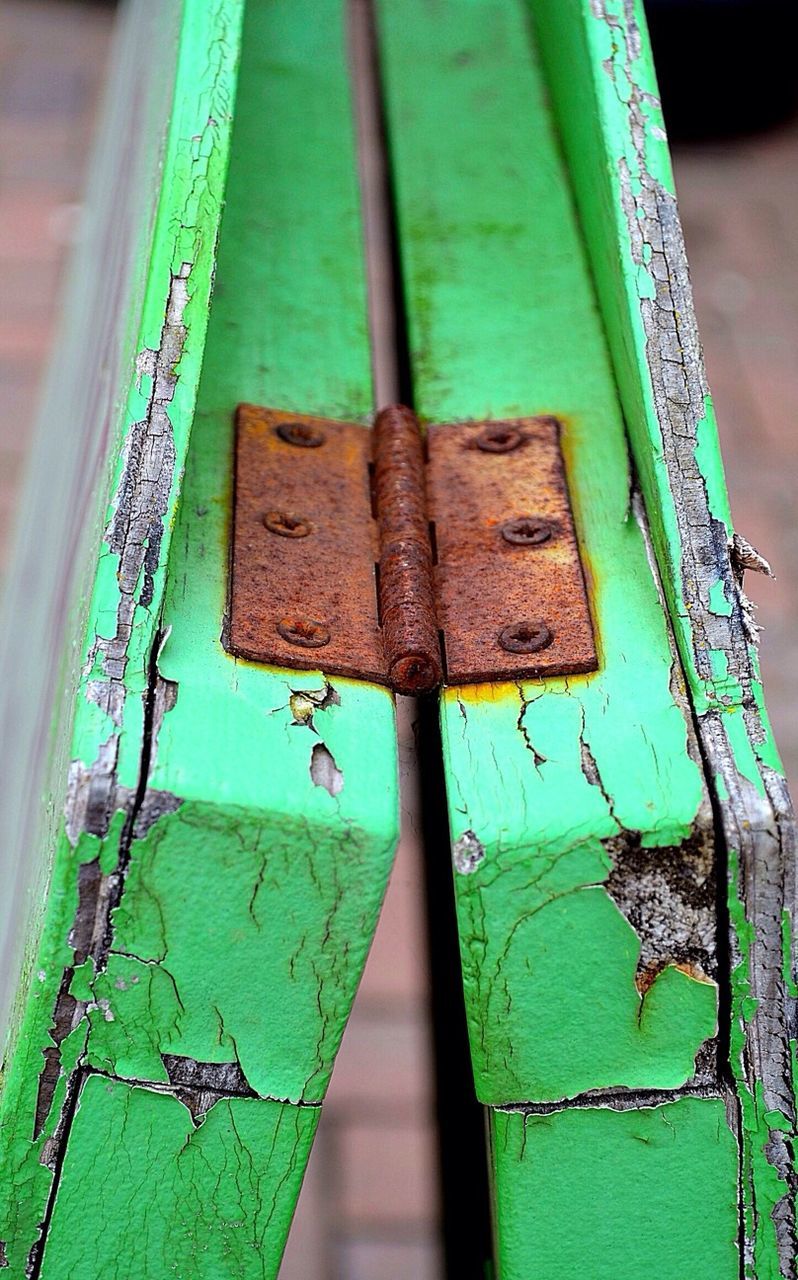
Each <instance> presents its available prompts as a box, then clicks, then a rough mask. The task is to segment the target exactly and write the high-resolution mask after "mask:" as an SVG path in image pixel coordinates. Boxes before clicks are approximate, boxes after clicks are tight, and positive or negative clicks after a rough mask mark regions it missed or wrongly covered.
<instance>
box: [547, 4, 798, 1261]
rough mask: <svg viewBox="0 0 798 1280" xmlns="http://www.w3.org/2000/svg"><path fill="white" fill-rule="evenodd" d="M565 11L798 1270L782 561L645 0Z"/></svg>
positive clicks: (754, 1073) (590, 174)
mask: <svg viewBox="0 0 798 1280" xmlns="http://www.w3.org/2000/svg"><path fill="white" fill-rule="evenodd" d="M551 18H552V20H550V16H549V15H547V14H545V13H543V12H541V14H540V31H541V33H542V38H543V43H544V48H548V50H549V57H548V61H549V68H550V74H551V82H552V85H553V93H554V100H555V102H556V104H557V108H558V110H559V114H560V120H561V125H563V126H564V127H563V128H562V136H563V142H564V146H565V149H566V153H567V154H568V156H569V162H570V167H571V173H572V176H573V181H574V188H575V193H576V198H577V202H578V204H579V206H580V210H581V213H582V218H583V225H584V226H585V227H586V229H587V241H588V248H589V252H590V255H591V259H592V262H593V267H594V270H595V273H596V281H597V288H598V292H599V298H600V302H601V306H602V311H603V313H604V317H605V321H606V324H607V331H608V339H609V343H610V348H611V350H612V353H613V357H614V362H615V370H616V375H617V378H618V384H619V390H620V393H621V397H622V399H623V402H624V408H625V412H626V418H627V422H628V423H629V430H630V436H631V440H632V445H633V448H634V451H635V457H636V461H637V465H638V467H639V471H640V482H641V486H642V489H643V492H644V495H645V498H646V504H647V508H648V511H649V516H650V519H651V524H652V534H653V541H654V546H655V551H656V555H657V560H658V564H659V567H660V572H661V574H662V579H663V587H664V591H665V594H666V597H667V600H668V606H669V612H670V616H671V619H672V621H673V626H674V630H675V634H676V640H677V644H678V647H679V653H680V657H681V660H682V663H683V665H684V670H685V675H686V680H687V685H688V688H689V690H690V698H691V702H692V704H693V706H694V708H695V711H696V715H697V730H698V735H699V738H700V741H701V746H702V752H703V754H704V757H705V760H706V762H707V771H708V775H709V778H710V781H711V785H712V788H713V790H714V793H715V796H716V799H717V802H718V815H719V818H720V823H721V827H722V834H723V842H724V844H725V846H726V851H727V856H728V862H729V868H728V870H729V915H730V923H731V934H732V936H731V938H730V950H731V956H732V973H731V1000H732V1017H731V1028H730V1035H731V1046H730V1049H731V1056H730V1064H729V1065H730V1068H731V1071H732V1073H733V1075H734V1078H735V1081H736V1088H737V1093H738V1097H739V1100H740V1106H741V1128H740V1136H741V1139H742V1174H741V1193H742V1205H741V1215H742V1218H743V1235H744V1249H743V1264H744V1273H745V1274H746V1275H748V1276H751V1277H753V1276H755V1275H756V1276H771V1275H772V1276H774V1277H775V1276H777V1275H778V1276H784V1277H792V1276H794V1274H795V1270H794V1269H795V1257H796V1253H797V1252H798V1240H797V1239H796V1224H795V1196H794V1183H795V1175H794V1173H793V1172H792V1171H791V1165H790V1157H789V1155H787V1153H786V1148H785V1143H786V1144H787V1148H788V1147H789V1145H790V1144H791V1143H792V1142H793V1141H794V1136H795V1126H796V1103H795V1085H794V1081H793V1057H794V1038H793V1036H794V1032H793V1030H792V1029H791V1025H790V1024H791V1007H790V996H789V994H788V993H789V989H790V984H791V983H792V982H793V981H794V978H793V976H792V975H794V973H795V971H796V963H795V958H794V956H792V958H791V959H790V960H789V961H788V963H787V966H786V968H785V965H784V954H785V951H789V950H790V949H791V948H792V947H793V946H794V942H793V939H792V925H791V913H792V910H793V908H792V904H793V902H794V900H795V879H794V849H795V823H794V818H793V814H792V807H791V804H790V799H789V796H788V794H787V790H786V786H785V783H784V779H783V776H782V774H781V767H780V764H779V762H778V756H777V753H776V751H775V747H774V745H773V741H772V735H771V731H770V727H769V724H768V721H767V716H766V713H765V710H764V705H763V702H762V690H761V681H760V675H759V669H758V664H757V656H756V643H757V640H758V630H757V628H756V624H755V621H754V618H753V614H752V611H751V608H750V605H749V602H748V601H747V598H746V596H745V593H744V590H743V583H742V576H743V571H744V570H745V569H746V568H750V569H754V570H757V569H758V570H760V571H761V570H764V571H765V572H767V569H768V568H769V566H767V565H766V562H765V561H764V560H763V558H762V557H760V556H759V554H758V553H756V552H754V551H753V549H751V550H750V551H749V550H747V548H748V544H747V543H746V542H745V540H744V539H743V538H741V537H740V535H736V534H734V533H733V531H732V523H731V515H730V512H729V507H728V498H727V495H726V489H725V483H724V478H723V469H722V463H721V459H720V452H719V447H718V439H717V429H716V424H715V419H714V414H713V410H712V404H711V400H710V398H709V394H708V389H707V384H706V376H705V372H704V368H703V362H702V356H701V348H700V341H699V336H698V331H697V326H696V323H695V315H694V311H693V304H692V296H691V290H690V283H689V275H688V269H687V261H686V256H685V251H684V243H683V238H682V233H681V228H680V225H679V219H678V210H677V207H676V199H675V195H674V190H673V175H672V172H671V168H670V160H669V156H668V151H667V144H666V142H665V140H664V133H663V131H662V116H661V111H660V108H659V103H658V100H657V96H656V82H655V78H654V74H653V68H652V64H651V58H650V51H649V49H648V46H647V41H646V39H645V34H644V25H643V14H642V6H641V5H640V4H637V3H632V0H596V2H595V3H594V4H593V5H592V8H591V12H590V14H588V13H587V12H585V13H584V14H583V15H582V17H581V18H580V20H579V22H578V23H576V24H575V25H574V26H573V27H572V28H571V29H570V31H566V28H565V27H564V25H563V24H562V23H560V22H559V21H557V20H554V15H551ZM564 41H565V44H564V43H563V42H564ZM565 47H567V49H568V57H567V59H565V61H567V64H568V65H569V66H570V67H571V68H572V69H573V68H579V74H577V75H575V76H573V77H572V79H573V83H576V82H579V83H582V77H583V75H586V77H587V79H586V81H585V82H586V83H589V84H590V85H591V90H592V102H591V109H590V112H589V113H588V115H584V105H583V103H581V104H580V106H579V113H580V115H581V118H583V119H585V120H587V119H589V120H590V122H591V123H590V126H589V128H588V129H587V132H584V131H577V130H575V128H574V124H575V121H576V118H577V116H576V115H575V114H574V109H575V103H574V101H573V97H572V92H571V86H570V85H569V83H568V82H566V79H565V78H564V77H560V76H558V74H557V66H558V65H559V60H560V59H562V58H563V49H564V48H565ZM599 67H600V68H602V69H601V71H600V72H594V69H595V68H599Z"/></svg>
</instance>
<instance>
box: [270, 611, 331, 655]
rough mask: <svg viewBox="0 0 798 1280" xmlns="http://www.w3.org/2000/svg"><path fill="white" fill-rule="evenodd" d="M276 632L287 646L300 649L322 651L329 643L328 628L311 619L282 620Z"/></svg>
mask: <svg viewBox="0 0 798 1280" xmlns="http://www.w3.org/2000/svg"><path fill="white" fill-rule="evenodd" d="M277 631H278V633H279V634H280V635H281V636H282V638H283V640H286V641H287V642H288V643H289V644H295V645H297V646H298V647H299V648H300V649H323V648H324V646H325V645H326V644H329V643H330V632H329V628H327V627H325V625H324V623H323V622H317V621H316V620H315V619H313V618H283V619H282V621H281V622H278V623H277Z"/></svg>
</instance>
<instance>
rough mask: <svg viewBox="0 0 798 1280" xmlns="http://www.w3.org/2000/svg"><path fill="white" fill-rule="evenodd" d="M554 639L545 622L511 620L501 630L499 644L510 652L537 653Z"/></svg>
mask: <svg viewBox="0 0 798 1280" xmlns="http://www.w3.org/2000/svg"><path fill="white" fill-rule="evenodd" d="M553 639H554V636H553V635H552V633H551V631H550V630H549V628H548V627H547V626H546V624H545V622H510V623H509V624H508V625H507V626H506V627H502V629H501V631H500V632H499V644H500V645H501V647H502V649H506V650H507V652H508V653H537V652H538V650H540V649H547V648H548V646H549V645H550V644H551V642H552V640H553Z"/></svg>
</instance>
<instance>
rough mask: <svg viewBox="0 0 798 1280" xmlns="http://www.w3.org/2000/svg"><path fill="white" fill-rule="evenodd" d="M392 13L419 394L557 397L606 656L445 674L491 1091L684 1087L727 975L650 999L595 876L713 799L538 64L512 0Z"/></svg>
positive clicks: (554, 408)
mask: <svg viewBox="0 0 798 1280" xmlns="http://www.w3.org/2000/svg"><path fill="white" fill-rule="evenodd" d="M380 14H381V18H382V21H381V32H382V49H383V61H384V72H385V80H386V88H387V104H388V122H389V131H390V139H389V143H390V148H391V152H392V156H393V164H394V183H395V187H396V192H397V200H398V214H399V229H400V240H401V250H402V262H403V268H404V276H405V290H406V295H407V312H408V324H409V333H410V341H411V356H412V360H413V377H414V389H415V397H416V404H417V406H418V408H419V409H420V411H421V413H422V414H423V416H424V417H425V418H427V419H438V420H448V421H452V420H456V419H457V418H459V417H474V416H478V415H483V414H484V415H487V416H489V417H494V418H502V417H505V416H511V415H513V414H519V413H520V414H525V413H537V412H547V413H556V414H557V415H558V416H560V417H561V418H562V419H563V421H564V447H565V454H566V460H567V463H568V474H569V483H570V487H571V494H572V499H573V504H574V508H575V514H576V520H577V524H578V526H579V531H580V535H581V537H582V540H583V547H584V551H585V555H586V560H587V565H588V568H589V573H590V578H591V606H592V608H593V612H594V618H595V623H596V632H597V638H598V643H599V646H600V654H601V661H600V669H599V671H598V672H597V673H596V674H595V675H589V676H578V677H569V678H566V679H547V680H541V681H529V682H525V683H524V684H522V685H521V686H520V687H516V686H514V685H496V686H488V685H485V686H478V687H476V688H473V689H465V690H449V691H447V692H446V694H445V695H444V698H443V703H442V717H441V724H442V732H443V742H444V752H445V760H446V769H447V785H448V790H449V807H450V824H451V829H452V839H453V843H454V845H455V850H456V849H457V842H458V841H460V840H461V839H463V838H464V837H465V838H468V839H471V838H472V837H475V838H476V839H477V840H478V841H479V843H480V845H481V847H482V848H483V850H484V857H483V858H482V860H480V861H479V864H478V865H477V866H476V867H475V869H474V870H473V872H472V873H471V874H469V875H461V874H458V875H456V892H457V903H458V916H459V925H460V938H461V958H462V963H463V978H464V984H465V992H466V1004H467V1010H468V1016H469V1025H470V1034H471V1046H472V1057H473V1063H474V1069H475V1075H476V1081H477V1091H478V1094H479V1096H480V1097H481V1098H482V1099H483V1100H485V1101H489V1102H494V1103H501V1102H510V1101H525V1100H527V1099H530V1098H532V1099H536V1100H541V1099H552V1098H562V1097H567V1096H570V1095H573V1094H576V1093H579V1092H581V1091H583V1090H585V1089H589V1088H597V1087H603V1086H608V1085H631V1084H634V1085H635V1086H641V1087H652V1088H654V1087H662V1086H664V1085H665V1084H666V1082H667V1087H674V1086H676V1085H678V1084H682V1083H684V1082H685V1080H687V1079H688V1078H689V1077H690V1076H691V1075H692V1073H693V1060H694V1058H695V1055H696V1053H697V1051H698V1049H699V1048H700V1046H701V1044H702V1043H703V1041H704V1040H705V1039H706V1038H708V1037H710V1036H711V1035H712V1034H713V1031H714V1027H715V990H714V987H713V986H711V985H709V986H708V985H707V984H706V983H703V982H701V981H696V980H695V979H693V978H691V977H688V976H687V975H686V974H684V973H680V972H677V971H676V970H674V971H673V974H671V973H670V971H669V970H667V959H668V957H665V965H666V972H667V973H668V975H669V976H667V977H666V974H665V973H663V974H662V976H661V978H660V979H659V980H658V981H657V982H656V983H655V984H654V987H653V988H652V989H651V991H650V993H649V995H648V996H647V997H646V1000H645V1001H642V1002H641V997H640V993H639V991H638V990H637V988H636V986H635V975H636V967H637V960H638V954H639V942H638V944H637V946H636V938H635V933H634V930H633V929H632V928H631V926H630V925H629V924H628V922H626V921H625V920H624V919H623V917H622V915H621V914H620V912H619V910H618V908H617V907H616V905H615V904H614V903H613V901H612V900H611V898H610V897H609V896H608V894H607V892H606V891H605V889H603V888H601V887H600V886H601V885H602V884H603V883H604V882H606V881H607V878H608V875H609V872H610V869H611V867H612V865H613V855H612V852H611V842H612V841H614V840H618V839H621V840H623V839H624V838H625V836H626V834H627V833H632V832H634V833H635V835H636V838H637V839H640V838H641V837H642V843H643V844H644V845H645V846H646V847H648V848H657V847H659V848H661V849H662V850H663V855H662V856H663V859H666V858H668V859H672V858H673V857H674V856H676V857H678V854H677V853H675V852H674V850H675V849H677V848H678V846H679V845H680V844H681V843H682V842H683V841H685V840H687V839H689V838H690V837H691V836H692V835H693V833H694V832H696V831H700V830H701V829H702V828H705V827H706V825H707V824H708V813H707V812H706V809H705V808H704V807H702V806H703V805H704V801H705V793H704V790H703V786H702V780H701V773H700V769H699V767H698V765H697V762H696V759H695V757H694V755H691V754H690V752H689V751H688V736H689V729H688V725H687V722H686V718H685V709H684V707H683V705H681V704H680V702H679V698H678V695H677V694H676V693H675V692H674V686H673V681H672V668H673V664H674V657H673V652H672V649H671V646H670V643H669V636H668V631H667V627H666V624H665V620H664V618H663V614H662V608H661V605H660V600H659V596H658V593H657V586H656V583H655V580H654V577H653V575H652V573H651V570H650V567H649V564H648V560H647V555H646V548H645V544H644V540H643V536H642V533H641V529H640V527H639V525H638V522H637V520H636V518H635V515H634V513H633V510H632V509H631V506H630V473H629V466H628V460H627V455H626V441H625V437H624V431H623V423H622V420H621V416H620V413H619V409H618V405H617V400H616V395H615V388H614V383H613V378H612V373H611V369H610V366H609V362H608V360H607V356H606V351H605V347H604V338H603V334H602V330H601V323H600V320H599V317H598V314H597V312H596V310H595V305H594V300H593V294H592V288H591V283H590V278H589V275H588V269H587V264H586V262H585V258H584V254H583V249H582V245H581V242H580V234H579V230H578V227H577V225H576V222H575V218H574V213H573V209H572V207H571V203H570V197H569V192H568V187H567V180H566V176H565V173H564V170H563V168H562V165H561V160H560V156H559V153H558V149H557V142H556V137H555V134H554V130H553V124H552V121H551V119H550V117H549V116H548V115H547V111H546V107H545V96H544V86H543V79H542V74H541V70H540V67H539V65H538V63H537V60H536V57H535V54H534V48H533V46H532V45H531V44H530V40H529V36H528V30H527V28H526V24H525V23H524V15H523V8H522V6H521V5H516V4H496V3H488V2H487V0H486V2H485V3H478V4H474V3H469V4H462V3H451V4H447V5H444V6H440V7H439V8H434V7H430V6H426V5H423V4H414V5H413V9H412V21H409V20H408V13H407V6H406V4H395V3H391V2H390V0H385V2H384V3H382V4H381V5H380ZM444 118H445V119H446V121H447V128H446V130H445V131H441V130H440V129H438V128H437V127H436V122H437V121H439V120H441V119H444ZM497 155H501V157H502V163H501V165H500V166H498V167H497V166H496V164H495V157H496V156H497ZM431 175H434V180H431ZM469 833H470V834H469ZM602 842H603V843H602ZM666 850H667V852H666ZM670 958H673V957H670ZM580 991H583V992H585V993H587V992H588V991H589V992H590V993H591V995H588V994H585V995H584V998H575V996H574V993H575V992H580ZM655 992H656V995H655ZM677 992H678V995H677ZM660 996H661V998H662V1004H661V1005H660V1003H659V997H660ZM683 996H684V998H682V997H683ZM649 999H650V1000H651V1005H650V1006H648V1007H649V1008H651V1009H653V1008H654V1007H655V1006H656V1007H657V1008H658V1010H659V1013H658V1014H657V1015H656V1016H652V1018H651V1022H650V1023H646V1020H643V1022H641V1023H640V1025H638V1022H637V1019H638V1015H639V1014H640V1013H641V1010H642V1009H644V1008H646V1007H647V1002H648V1000H649ZM671 999H673V1000H674V1005H673V1006H672V1008H673V1016H674V1020H673V1022H670V1024H669V1025H670V1026H671V1030H672V1031H673V1028H674V1027H678V1028H680V1032H679V1033H677V1034H675V1035H674V1034H671V1036H670V1040H669V1041H667V1042H666V1040H665V1039H664V1038H660V1037H659V1036H658V1035H657V1033H656V1019H657V1017H658V1016H661V1017H663V1018H664V1019H665V1021H669V1015H668V1013H667V1005H668V1001H669V1000H671ZM677 1010H678V1012H677ZM577 1023H578V1024H579V1030H578V1033H577V1032H576V1024H577ZM644 1023H646V1026H647V1028H650V1029H649V1030H648V1034H646V1033H644V1032H643V1031H642V1030H641V1028H642V1026H643V1025H644ZM662 1025H664V1023H663V1024H662ZM649 1037H650V1038H649Z"/></svg>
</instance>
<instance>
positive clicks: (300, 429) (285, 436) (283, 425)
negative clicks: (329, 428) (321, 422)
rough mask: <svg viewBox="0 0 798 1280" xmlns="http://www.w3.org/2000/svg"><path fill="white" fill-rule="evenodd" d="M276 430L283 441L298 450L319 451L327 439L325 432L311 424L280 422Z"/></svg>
mask: <svg viewBox="0 0 798 1280" xmlns="http://www.w3.org/2000/svg"><path fill="white" fill-rule="evenodd" d="M274 429H275V431H276V432H277V434H278V436H279V437H280V439H281V440H284V441H285V443H286V444H293V445H296V447H297V448H298V449H318V447H319V445H321V444H324V441H325V439H326V436H325V434H324V432H323V431H322V430H321V429H320V428H319V427H314V426H313V425H312V424H311V423H310V422H279V423H278V424H277V426H276V427H275V428H274Z"/></svg>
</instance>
